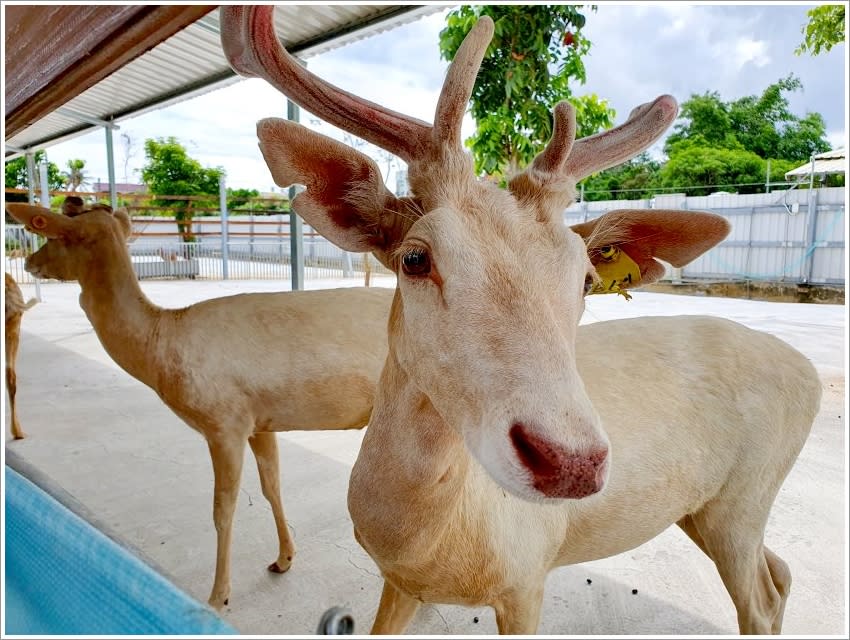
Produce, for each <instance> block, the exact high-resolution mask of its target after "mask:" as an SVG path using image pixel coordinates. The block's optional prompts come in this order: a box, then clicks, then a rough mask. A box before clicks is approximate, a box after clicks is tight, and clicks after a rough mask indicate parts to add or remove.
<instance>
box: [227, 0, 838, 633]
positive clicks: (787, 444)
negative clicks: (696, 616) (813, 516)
mask: <svg viewBox="0 0 850 640" xmlns="http://www.w3.org/2000/svg"><path fill="white" fill-rule="evenodd" d="M273 11H274V8H273V7H271V6H263V7H245V6H228V7H223V8H222V9H221V14H222V43H223V45H224V49H225V53H226V55H227V56H228V59H229V61H230V63H231V65H232V66H233V67H234V69H236V70H237V71H238V72H240V73H242V74H243V75H248V76H259V77H263V78H265V79H266V80H268V81H269V82H270V83H272V84H273V85H274V86H276V87H277V88H278V89H280V90H281V91H282V92H283V93H285V94H286V95H287V96H288V97H289V98H290V99H292V100H294V101H295V102H296V103H298V104H300V105H301V107H303V108H305V109H307V110H308V111H310V112H311V113H313V114H316V115H317V116H319V117H322V118H323V119H325V120H327V121H328V122H330V123H332V124H334V125H335V126H337V127H340V128H342V129H343V130H345V131H348V132H350V133H352V134H354V135H356V136H359V137H362V138H364V139H366V140H368V141H369V142H372V143H373V144H376V145H378V146H379V147H381V148H383V149H385V150H387V151H391V152H393V153H395V154H397V155H399V156H400V157H401V158H402V159H403V160H405V161H406V162H407V163H408V165H409V178H410V184H411V190H412V194H413V196H412V197H411V198H409V199H403V198H402V199H399V198H396V197H394V196H393V195H392V194H391V193H389V191H388V190H387V189H386V188H385V187H384V185H383V183H382V181H381V179H380V177H381V173H380V170H379V169H378V167H377V165H376V164H375V163H374V162H373V161H372V160H371V159H369V158H368V157H366V156H364V155H363V154H360V153H358V152H356V151H355V150H353V149H350V148H347V147H346V146H345V145H343V144H341V143H338V142H336V141H334V140H331V139H328V138H325V137H323V136H321V135H319V134H317V133H314V132H312V131H310V130H308V129H305V128H304V127H301V126H299V125H298V124H295V123H292V122H288V121H284V120H279V119H266V120H261V121H260V122H259V123H258V125H257V132H258V136H259V139H260V148H261V150H262V153H263V155H264V157H265V159H266V162H267V164H268V166H269V168H270V170H271V173H272V175H273V177H274V179H275V182H276V183H277V184H278V185H280V186H289V185H292V184H295V183H300V184H302V185H304V186H305V187H306V191H305V192H303V193H302V194H300V195H299V196H298V197H297V199H296V200H295V201H294V202H293V207H295V209H296V210H297V211H298V212H299V213H300V214H301V215H302V216H303V217H304V218H305V220H307V222H309V224H311V225H312V226H313V227H314V228H316V229H317V230H318V231H319V232H320V233H322V234H323V235H325V236H326V237H327V238H329V239H330V240H331V241H333V242H334V243H336V244H337V245H339V246H340V247H342V248H343V249H347V250H349V251H361V252H362V251H371V252H372V253H373V254H374V255H375V256H376V257H377V259H378V260H380V261H381V262H382V263H383V264H384V265H386V266H387V267H388V268H390V269H392V270H393V271H395V272H396V273H397V274H398V285H397V290H396V295H395V299H394V301H393V305H392V311H391V314H390V319H389V325H388V327H389V353H388V356H387V360H386V364H385V365H384V369H383V373H382V374H381V378H380V382H379V385H378V393H377V396H376V399H375V407H374V410H373V414H372V419H371V420H370V427H369V429H368V431H367V433H366V435H365V438H364V440H363V444H362V447H361V450H360V454H359V456H358V458H357V461H356V463H355V465H354V468H353V470H352V474H351V482H350V485H349V496H348V506H349V510H350V513H351V517H352V520H353V524H354V532H355V536H356V538H357V540H358V541H359V542H360V543H361V544H362V545H363V547H364V548H365V549H366V551H367V552H368V553H369V554H370V555H371V557H372V558H373V559H374V561H375V562H376V563H377V565H378V567H379V568H380V570H381V572H382V574H383V577H384V590H383V594H382V596H381V601H380V605H379V608H378V612H377V616H376V619H375V622H374V625H373V627H372V631H373V632H374V633H391V634H396V633H400V632H402V631H403V630H404V629H405V628H406V626H407V624H408V622H409V621H410V619H411V617H412V616H413V614H414V612H415V611H416V609H417V607H418V605H419V603H420V602H431V603H455V604H466V605H482V604H487V605H490V606H492V607H493V608H494V609H495V612H496V620H497V623H498V627H499V630H500V632H502V633H508V634H519V633H534V632H535V630H536V629H537V626H538V620H539V615H540V608H541V602H542V597H543V585H544V580H545V577H546V575H547V573H548V572H549V571H550V570H551V569H553V568H554V567H557V566H561V565H566V564H572V563H577V562H583V561H588V560H593V559H597V558H602V557H605V556H610V555H613V554H617V553H621V552H623V551H626V550H628V549H631V548H633V547H636V546H637V545H639V544H641V543H643V542H645V541H647V540H649V539H651V538H653V537H654V536H656V535H657V534H658V533H660V532H661V531H663V530H664V529H666V528H667V527H668V526H670V525H672V524H674V523H675V524H678V525H679V526H680V527H681V528H682V529H683V530H684V531H685V532H686V533H687V534H688V535H689V536H690V537H691V538H692V539H693V540H694V542H695V543H696V544H697V545H698V546H699V547H700V548H701V549H702V550H703V551H704V552H705V553H706V554H707V555H708V556H709V557H710V558H711V559H712V560H713V561H714V562H715V563H716V565H717V568H718V571H719V572H720V576H721V578H722V579H723V581H724V583H725V585H726V587H727V589H728V591H729V594H730V595H731V597H732V601H733V602H734V605H735V607H736V608H737V611H738V621H739V627H740V631H741V632H743V633H770V632H774V633H777V632H779V630H780V627H781V623H782V615H783V610H784V606H785V601H786V598H787V595H788V587H789V584H790V573H789V571H788V568H787V566H786V565H785V563H784V562H783V561H782V560H781V559H779V558H778V557H777V556H776V555H775V554H774V553H772V552H771V551H769V550H768V549H767V547H765V546H764V543H763V538H764V530H765V524H766V522H767V517H768V512H769V510H770V507H771V504H772V502H773V500H774V498H775V496H776V493H777V491H778V489H779V487H780V484H781V483H782V481H783V479H784V477H785V476H786V474H787V473H788V470H789V469H790V467H791V465H792V464H793V462H794V460H795V458H796V456H797V454H798V452H799V451H800V449H801V447H802V446H803V443H804V441H805V439H806V436H807V434H808V432H809V429H810V427H811V423H812V421H813V418H814V416H815V414H816V412H817V410H818V405H819V401H820V393H821V386H820V383H819V381H818V377H817V375H816V373H815V370H814V368H813V367H812V366H811V364H810V363H809V362H808V360H806V358H804V357H803V356H802V355H801V354H799V353H798V352H797V351H795V350H793V349H792V348H790V347H789V346H787V345H786V344H785V343H783V342H781V341H780V340H778V339H776V338H774V337H771V336H769V335H766V334H763V333H757V332H754V331H751V330H749V329H747V328H745V327H743V326H741V325H738V324H735V323H732V322H728V321H724V320H720V319H712V318H704V317H687V316H685V317H678V318H641V319H636V320H623V321H613V322H604V323H596V324H591V325H589V326H581V327H579V326H578V325H579V319H580V316H581V314H582V311H583V308H584V303H583V295H584V294H585V292H587V291H588V290H590V289H593V288H594V287H595V286H596V284H597V281H598V279H600V278H602V279H607V278H608V277H609V276H610V275H611V270H610V267H611V265H610V264H609V263H608V262H607V261H608V260H609V259H615V258H616V260H617V261H618V263H617V265H615V267H616V269H618V270H619V275H617V276H616V277H614V278H613V279H612V283H616V284H618V286H619V287H620V288H622V289H625V288H628V287H630V286H635V285H637V284H644V283H648V282H652V281H653V280H656V279H657V278H659V277H660V276H661V275H662V274H663V273H664V267H663V266H662V265H661V264H660V263H659V262H658V261H657V260H656V259H655V258H659V259H662V260H664V261H667V262H668V263H670V264H672V265H674V266H680V265H684V264H686V263H687V262H688V261H690V260H692V259H693V258H695V257H696V256H698V255H700V254H701V253H703V252H704V251H706V250H707V249H709V248H710V247H712V246H714V245H715V244H716V243H717V242H719V241H720V240H721V239H723V238H724V237H725V236H726V234H727V233H728V230H729V226H728V224H727V223H726V222H725V220H723V219H722V218H719V217H717V216H714V215H710V214H707V213H698V212H694V211H681V212H679V211H658V210H646V211H642V210H624V211H616V212H611V213H609V214H607V215H605V216H602V217H601V218H599V219H597V220H594V221H592V222H588V223H586V224H581V225H577V226H575V227H573V228H572V229H569V228H567V227H566V226H565V225H564V224H563V219H562V212H563V210H564V208H565V207H566V206H567V205H568V204H569V203H570V202H571V201H572V200H573V199H574V197H575V184H576V182H577V181H578V180H580V179H582V178H583V177H585V176H587V175H589V174H591V173H593V172H596V171H599V170H601V169H604V168H606V167H610V166H613V165H616V164H618V163H620V162H622V161H624V160H626V159H628V158H630V157H632V156H634V155H635V154H637V153H639V152H640V151H641V150H643V149H645V148H646V147H648V146H649V145H650V144H651V143H652V142H653V141H654V140H656V139H657V138H658V137H659V136H660V135H661V133H662V132H663V131H664V130H665V129H666V128H667V127H668V126H669V124H670V123H671V122H672V121H673V119H674V118H675V117H676V113H677V106H676V103H675V101H674V100H673V98H671V97H669V96H662V97H660V98H658V99H656V100H655V101H653V102H652V103H649V104H645V105H642V106H640V107H638V108H636V109H635V110H634V111H633V112H632V113H631V115H630V117H629V118H628V120H627V121H626V122H625V123H624V124H623V125H621V126H619V127H617V128H615V129H612V130H610V131H606V132H604V133H601V134H599V135H596V136H592V137H589V138H584V139H581V140H575V115H574V111H573V109H572V108H571V107H570V105H569V104H566V103H562V104H559V105H558V106H557V107H556V108H555V111H554V127H553V131H552V136H551V140H550V141H549V143H548V145H547V146H546V148H545V149H544V150H543V151H542V152H541V153H540V154H539V155H538V156H537V157H536V158H535V159H534V161H533V163H532V164H531V166H530V167H529V168H528V169H527V170H525V171H524V172H523V173H520V174H519V175H517V176H515V177H514V178H513V179H512V180H511V181H510V183H509V186H508V189H507V190H502V189H499V188H498V187H497V186H496V185H493V184H492V183H488V182H486V181H480V180H478V179H476V176H475V175H474V173H473V168H472V162H471V159H470V157H469V156H468V154H467V153H465V152H464V150H463V147H462V144H461V137H460V130H461V119H462V116H463V113H464V110H465V108H466V104H467V101H468V99H469V96H470V93H471V90H472V85H473V82H474V79H475V76H476V74H477V70H478V67H479V64H480V62H481V60H482V58H483V56H484V52H485V49H486V47H487V44H488V43H489V41H490V39H491V36H492V32H493V22H492V21H491V20H490V19H489V18H486V17H482V18H481V19H480V20H479V21H478V23H477V24H476V25H475V27H474V28H473V29H472V31H471V32H470V33H469V34H468V36H467V38H466V40H465V42H464V43H463V46H462V47H461V48H460V50H459V51H458V53H457V55H456V57H455V60H454V61H453V63H452V65H451V66H450V68H449V70H448V72H447V76H446V80H445V83H444V86H443V89H442V93H441V95H440V98H439V101H438V104H437V109H436V113H435V116H434V125H433V126H431V125H429V124H427V123H425V122H422V121H419V120H415V119H413V118H410V117H407V116H404V115H401V114H398V113H395V112H392V111H390V110H389V109H386V108H384V107H381V106H379V105H376V104H374V103H371V102H367V101H365V100H362V99H360V98H357V97H355V96H353V95H351V94H349V93H347V92H345V91H342V90H340V89H338V88H336V87H334V86H333V85H330V84H328V83H326V82H324V81H322V80H321V79H319V78H316V77H314V76H313V75H312V74H311V73H309V72H307V71H306V69H304V68H303V67H302V66H301V65H299V64H297V63H296V62H295V61H294V60H293V59H292V58H291V57H290V56H289V54H288V53H287V52H285V51H284V50H283V49H282V47H281V45H280V44H279V40H278V38H277V37H276V35H275V33H274V26H273V19H272V18H273ZM612 256H613V257H614V258H612ZM615 275H616V274H615ZM801 526H805V525H804V523H801Z"/></svg>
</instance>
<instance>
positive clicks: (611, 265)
mask: <svg viewBox="0 0 850 640" xmlns="http://www.w3.org/2000/svg"><path fill="white" fill-rule="evenodd" d="M599 256H600V257H601V258H602V260H600V261H599V262H597V263H596V264H595V265H594V266H595V267H596V273H597V274H598V275H599V280H598V281H597V282H596V283H595V284H594V285H593V288H592V289H591V290H590V292H589V293H588V295H592V294H594V293H619V294H620V295H621V296H623V297H624V298H625V299H626V300H631V299H632V297H631V296H630V295H629V293H628V292H627V291H626V290H625V287H633V286H635V285H636V284H637V283H638V282H640V268H639V267H638V265H637V263H636V262H635V261H634V260H632V259H631V258H630V257H629V255H628V254H627V253H626V252H625V251H623V250H621V249H620V248H619V247H615V246H613V245H609V246H605V247H602V248H600V249H599Z"/></svg>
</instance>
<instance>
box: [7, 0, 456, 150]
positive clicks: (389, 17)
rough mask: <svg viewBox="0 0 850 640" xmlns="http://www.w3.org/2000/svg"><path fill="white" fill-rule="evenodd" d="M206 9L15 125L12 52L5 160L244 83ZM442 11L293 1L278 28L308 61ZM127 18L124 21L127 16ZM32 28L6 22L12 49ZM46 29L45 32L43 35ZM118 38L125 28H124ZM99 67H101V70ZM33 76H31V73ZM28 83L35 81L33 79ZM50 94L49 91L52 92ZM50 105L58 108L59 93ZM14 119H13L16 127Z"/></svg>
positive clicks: (21, 97) (281, 12) (86, 50)
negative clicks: (78, 90)
mask: <svg viewBox="0 0 850 640" xmlns="http://www.w3.org/2000/svg"><path fill="white" fill-rule="evenodd" d="M208 7H209V8H208V9H207V10H206V11H207V12H206V13H205V14H204V15H202V16H201V17H200V18H199V19H195V16H190V17H185V18H184V19H185V20H186V21H191V22H190V23H189V24H188V26H186V27H185V28H183V29H182V30H180V31H178V32H177V33H175V34H174V35H170V36H165V39H164V40H163V41H161V42H159V44H155V46H153V48H150V49H149V50H147V51H145V52H144V53H141V54H140V55H138V56H137V57H135V58H134V59H132V60H130V61H128V62H123V63H121V65H120V66H117V63H116V70H114V71H113V72H112V73H110V74H109V75H108V76H106V77H104V78H103V79H101V80H99V81H97V82H95V83H94V84H93V85H92V86H91V87H89V88H87V89H86V90H84V91H82V92H81V93H79V94H78V95H76V94H75V93H74V91H73V88H69V89H68V90H67V93H68V95H69V96H70V98H69V99H68V100H67V101H65V102H60V103H58V106H57V107H55V108H51V109H50V110H49V112H46V113H45V115H43V117H39V118H38V119H33V121H31V122H29V121H21V120H20V118H19V119H18V120H14V115H15V113H10V106H9V105H13V106H20V107H22V108H25V107H27V106H29V105H28V104H27V100H26V99H25V98H26V97H27V96H26V95H25V93H26V90H27V89H29V87H28V86H27V80H26V73H25V71H23V70H22V71H21V72H20V73H18V74H12V75H13V77H12V78H11V79H10V78H9V77H8V76H9V75H10V74H9V67H10V64H9V56H8V55H7V57H6V60H7V66H6V71H7V82H6V100H7V112H6V136H7V137H6V139H5V143H6V155H5V158H6V159H7V160H8V159H11V158H14V157H17V156H19V155H22V154H23V153H24V152H25V151H27V150H32V151H34V150H38V149H43V148H45V147H48V146H50V145H53V144H57V143H59V142H63V141H65V140H69V139H71V138H75V137H77V136H80V135H84V134H86V133H89V132H90V131H92V130H94V129H96V128H98V127H102V126H104V125H105V124H107V123H119V122H121V121H122V120H125V119H128V118H130V117H135V116H138V115H141V114H143V113H147V112H149V111H153V110H156V109H161V108H163V107H166V106H169V105H171V104H175V103H177V102H181V101H183V100H188V99H189V98H192V97H195V96H198V95H201V94H203V93H207V92H210V91H213V90H215V89H218V88H221V87H223V86H227V85H229V84H233V83H235V82H238V81H240V80H241V79H242V78H241V77H240V76H237V75H236V74H235V73H234V72H233V70H232V69H231V68H230V65H229V64H228V62H227V60H226V58H225V57H224V53H223V52H222V49H221V41H220V35H219V12H218V11H217V10H214V6H213V5H208ZM10 9H12V10H13V13H12V14H10V13H9V10H10ZM60 9H62V10H63V11H64V12H65V13H64V14H62V16H61V18H62V19H64V20H65V22H66V23H68V22H72V21H73V20H76V21H77V22H78V23H79V21H80V16H81V15H82V14H80V13H75V10H76V11H84V10H87V11H94V10H95V9H94V8H92V7H88V8H86V7H81V6H79V5H76V6H74V7H61V8H60ZM60 9H57V8H55V7H54V8H53V11H54V12H58V11H59V10H60ZM100 9H101V10H105V9H104V8H100ZM119 9H120V8H113V10H112V11H113V12H117V11H119ZM443 9H444V7H441V6H421V5H415V4H399V5H353V4H349V3H345V4H335V5H321V4H318V3H317V4H312V3H311V4H302V5H292V4H288V3H287V4H279V5H278V6H277V9H276V11H275V27H276V31H277V33H278V36H279V37H280V38H281V41H282V42H283V44H284V45H285V46H286V47H287V49H288V50H289V51H290V52H291V53H293V54H294V55H297V56H298V57H300V58H309V57H310V56H315V55H317V54H320V53H323V52H326V51H329V50H331V49H334V48H337V47H341V46H343V45H345V44H349V43H351V42H354V41H357V40H361V39H363V38H365V37H368V36H370V35H374V34H376V33H380V32H383V31H387V30H390V29H392V28H394V27H396V26H399V25H401V24H406V23H408V22H413V21H414V20H416V19H418V18H420V17H422V16H424V15H428V14H431V13H435V12H437V11H441V10H443ZM26 10H27V11H31V12H38V11H39V10H40V9H39V8H37V7H26ZM42 10H43V11H46V10H47V9H42ZM4 11H6V15H5V17H6V18H7V20H9V19H10V17H12V18H18V17H20V19H19V23H21V24H23V23H24V22H33V19H32V18H31V17H30V16H31V15H32V14H27V13H24V12H23V11H22V9H21V7H14V6H12V7H9V6H5V7H4ZM21 16H22V17H21ZM112 17H113V16H112V14H104V16H103V20H106V19H107V18H112ZM124 19H125V20H126V17H124ZM161 21H162V20H160V22H158V23H157V26H160V23H161ZM97 24H100V22H98V23H97ZM50 25H51V23H50V22H47V23H46V24H43V25H42V29H43V32H44V30H48V31H50V30H51V29H52V32H55V33H49V34H48V37H49V36H51V35H52V36H54V39H56V40H57V42H59V44H58V45H57V46H60V47H61V46H62V41H61V39H60V38H59V37H58V36H59V35H62V33H65V34H66V35H65V37H66V38H67V32H62V30H61V29H58V28H55V24H54V25H53V27H51V26H50ZM66 27H67V24H65V25H63V28H66ZM81 27H82V28H81ZM85 27H86V24H85V23H83V24H82V25H79V24H77V26H76V29H75V30H74V31H73V33H75V34H83V35H76V36H75V37H76V38H77V39H78V40H82V39H83V37H84V34H85ZM28 28H29V29H30V31H32V28H31V27H30V26H29V25H28V24H24V25H23V26H20V27H19V25H17V24H11V25H10V24H9V22H7V26H6V45H7V48H8V47H10V46H12V44H14V43H10V32H11V34H12V37H13V38H14V37H18V38H19V39H20V40H24V41H26V39H25V38H23V37H22V35H21V34H22V33H23V35H24V36H28V37H29V38H30V39H32V37H33V35H29V34H28V33H27V29H28ZM152 28H153V27H152ZM112 29H113V31H112V34H113V36H114V33H116V31H115V29H117V27H115V26H114V25H113V26H112ZM103 31H104V35H103V39H102V42H105V43H107V44H108V43H109V40H108V37H107V36H108V35H109V34H107V33H106V28H105V27H104V28H103ZM43 32H42V35H44V33H43ZM118 33H123V31H121V30H118ZM82 45H84V47H83V46H81V47H80V48H78V50H77V54H78V55H81V56H82V58H85V57H87V56H88V57H90V56H92V55H96V54H97V53H98V52H97V50H96V47H94V48H93V47H92V44H91V43H82ZM58 57H61V56H58ZM43 58H44V61H43V62H42V63H41V64H42V65H43V67H45V66H49V63H50V61H51V60H52V58H51V57H50V56H43ZM30 64H31V63H30ZM21 66H23V65H21ZM102 66H103V65H101V67H102ZM43 67H42V68H43ZM101 67H98V70H99V69H100V68H101ZM51 71H52V69H47V70H46V71H45V73H48V74H49V73H50V72H51ZM37 75H42V74H37ZM22 76H23V78H22ZM29 77H30V78H32V74H30V75H29ZM55 77H56V78H57V82H58V81H60V80H61V74H58V73H57V74H56V76H55ZM16 80H17V81H16ZM29 82H30V84H32V82H31V80H30V81H29ZM10 86H11V91H10ZM19 89H20V90H19ZM42 89H45V88H42ZM46 89H48V90H49V89H50V87H46ZM43 93H49V91H43ZM30 104H32V100H30ZM52 104H57V103H56V101H55V95H54V103H51V105H52ZM12 111H14V109H12ZM10 116H12V117H11V118H10ZM10 121H13V122H11V124H10ZM13 125H14V126H13Z"/></svg>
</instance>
